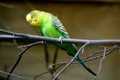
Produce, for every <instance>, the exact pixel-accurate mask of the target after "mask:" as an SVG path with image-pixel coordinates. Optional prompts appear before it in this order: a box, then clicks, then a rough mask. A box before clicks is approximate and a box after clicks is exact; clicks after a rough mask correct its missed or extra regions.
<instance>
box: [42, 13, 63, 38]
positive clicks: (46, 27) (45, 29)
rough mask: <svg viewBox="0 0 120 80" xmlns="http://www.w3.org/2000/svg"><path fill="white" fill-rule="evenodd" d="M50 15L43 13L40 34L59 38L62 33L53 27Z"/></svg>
mask: <svg viewBox="0 0 120 80" xmlns="http://www.w3.org/2000/svg"><path fill="white" fill-rule="evenodd" d="M51 19H52V17H51V16H50V15H45V16H44V18H43V20H42V24H41V26H40V27H41V31H42V34H43V35H44V36H46V37H53V38H59V37H62V34H61V33H60V32H59V31H58V30H57V29H56V28H55V26H54V25H53V24H52V20H51Z"/></svg>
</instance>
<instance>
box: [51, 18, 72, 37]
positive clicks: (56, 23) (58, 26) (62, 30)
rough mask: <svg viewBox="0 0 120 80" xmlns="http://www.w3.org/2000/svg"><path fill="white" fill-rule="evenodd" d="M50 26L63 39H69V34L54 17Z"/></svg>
mask: <svg viewBox="0 0 120 80" xmlns="http://www.w3.org/2000/svg"><path fill="white" fill-rule="evenodd" d="M52 24H53V25H54V26H55V28H56V29H57V30H58V31H59V32H60V33H61V34H62V35H63V37H64V38H70V36H69V33H68V32H67V30H66V29H65V27H64V26H63V24H62V23H61V21H60V20H59V19H58V18H57V17H56V16H52Z"/></svg>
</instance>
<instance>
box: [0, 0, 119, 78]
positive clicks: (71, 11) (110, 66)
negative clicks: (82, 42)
mask: <svg viewBox="0 0 120 80" xmlns="http://www.w3.org/2000/svg"><path fill="white" fill-rule="evenodd" d="M34 9H38V10H42V11H46V12H50V13H52V14H54V15H56V16H58V17H59V18H60V20H61V21H62V23H63V25H64V26H65V27H66V29H67V31H68V32H69V34H70V36H71V38H76V39H120V31H119V29H120V0H92V1H91V0H85V1H80V0H48V1H45V0H40V1H39V0H30V1H29V0H25V1H24V0H23V1H22V0H21V1H19V2H16V1H15V0H8V1H7V0H3V1H1V2H0V29H5V30H9V31H13V32H19V33H25V34H34V35H40V33H39V30H38V29H34V28H33V27H31V26H30V25H29V24H28V23H27V22H26V20H25V16H26V14H27V13H29V12H30V11H31V10H34ZM21 45H23V44H21V43H19V42H18V43H17V45H16V44H15V43H13V42H11V43H9V42H0V70H3V71H6V72H9V71H10V70H11V68H12V67H13V65H14V64H15V62H16V59H17V58H18V53H19V52H20V51H21V49H19V48H17V47H18V46H21ZM47 46H48V51H49V56H50V61H52V59H53V55H54V52H55V47H54V46H51V45H47ZM88 48H89V49H88ZM98 49H99V46H95V47H93V46H92V47H87V49H86V50H85V54H82V55H81V56H83V57H84V56H86V55H88V54H91V53H93V52H94V51H96V50H98ZM44 53H45V52H44V46H43V45H39V46H33V47H32V48H30V49H29V50H28V51H27V52H26V53H25V54H24V56H23V58H22V60H21V61H20V63H19V65H18V66H17V68H16V69H15V71H14V72H13V73H14V74H17V75H20V76H24V77H29V78H34V77H35V76H36V75H38V74H41V73H44V72H46V71H48V68H47V67H46V62H45V54H44ZM70 59H71V57H70V56H68V55H67V54H66V52H65V51H62V50H59V52H58V59H57V62H64V61H69V60H70ZM119 59H120V55H119V54H118V50H116V51H114V52H113V53H112V55H109V56H107V57H106V59H105V61H104V64H103V68H102V71H101V72H100V75H99V76H98V80H120V76H119V74H120V69H119V67H120V63H119ZM51 64H52V62H51ZM87 64H88V65H89V66H90V68H92V70H94V71H95V72H96V71H97V69H98V64H99V60H94V61H91V62H88V63H87ZM0 76H1V77H6V75H4V74H2V73H0ZM50 79H51V75H50V73H46V74H44V75H42V76H39V77H38V78H37V80H50ZM88 79H89V80H93V79H94V78H93V76H92V75H91V74H89V73H88V72H87V71H86V70H85V69H84V68H83V67H82V66H80V65H78V64H74V65H71V66H70V67H69V68H68V69H67V70H66V71H65V72H64V73H63V74H62V75H61V76H60V77H59V79H58V80H88ZM0 80H2V79H0ZM11 80H22V79H17V78H15V77H11Z"/></svg>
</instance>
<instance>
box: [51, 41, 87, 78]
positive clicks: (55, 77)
mask: <svg viewBox="0 0 120 80" xmlns="http://www.w3.org/2000/svg"><path fill="white" fill-rule="evenodd" d="M88 44H89V42H87V43H85V44H84V45H83V46H82V47H80V49H79V50H78V51H77V53H76V54H75V56H74V57H73V58H72V59H71V60H70V61H69V63H68V64H67V65H66V66H65V67H64V68H62V69H61V70H60V71H59V72H58V73H57V74H56V75H55V76H53V78H52V80H55V79H56V78H57V77H58V76H59V75H60V74H61V73H62V72H63V71H64V70H65V69H66V68H67V67H68V66H69V65H70V64H71V63H72V62H73V61H74V60H75V58H76V57H77V56H78V54H79V53H80V52H81V51H82V49H83V48H84V47H85V46H87V45H88Z"/></svg>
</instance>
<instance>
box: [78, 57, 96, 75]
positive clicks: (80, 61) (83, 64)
mask: <svg viewBox="0 0 120 80" xmlns="http://www.w3.org/2000/svg"><path fill="white" fill-rule="evenodd" d="M76 60H77V61H78V62H79V63H80V64H81V65H82V66H83V67H84V68H85V69H86V70H87V71H88V72H90V73H91V74H93V75H94V76H96V73H95V72H93V71H92V70H91V69H90V68H89V67H88V66H87V65H86V64H85V63H84V62H83V60H82V59H81V58H80V57H79V56H77V59H76Z"/></svg>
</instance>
